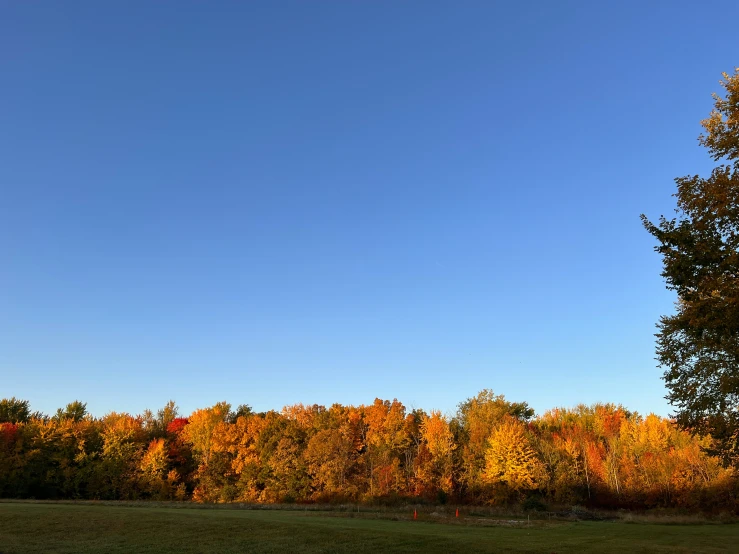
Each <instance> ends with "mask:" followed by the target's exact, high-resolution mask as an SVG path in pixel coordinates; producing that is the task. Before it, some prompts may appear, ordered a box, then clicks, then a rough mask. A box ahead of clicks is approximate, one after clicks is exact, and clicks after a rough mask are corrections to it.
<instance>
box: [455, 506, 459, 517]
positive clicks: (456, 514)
mask: <svg viewBox="0 0 739 554" xmlns="http://www.w3.org/2000/svg"><path fill="white" fill-rule="evenodd" d="M454 517H459V508H457V513H455V514H454Z"/></svg>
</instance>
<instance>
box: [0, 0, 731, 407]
mask: <svg viewBox="0 0 739 554" xmlns="http://www.w3.org/2000/svg"><path fill="white" fill-rule="evenodd" d="M602 4H603V3H598V2H596V3H592V2H561V3H556V5H555V3H550V2H539V3H527V4H514V3H506V4H502V3H501V4H497V3H493V2H279V3H274V2H262V3H236V2H233V3H231V2H223V3H196V2H179V1H178V2H157V3H150V2H137V3H107V2H106V3H99V2H88V3H78V2H71V3H51V2H46V3H25V2H19V3H5V4H4V5H3V6H2V7H0V106H2V109H0V199H1V200H0V397H9V396H16V397H20V398H24V399H28V400H29V401H30V402H31V405H32V408H33V409H37V410H41V411H45V412H53V411H54V410H55V409H56V408H57V407H60V406H63V405H64V404H66V403H67V402H70V401H71V400H74V399H80V400H82V401H85V402H87V403H88V409H89V410H90V412H91V413H93V414H95V415H103V414H104V413H106V412H108V411H111V410H115V411H129V412H132V413H137V412H140V411H142V410H143V409H145V408H151V409H157V408H159V407H161V406H162V405H163V404H164V403H165V402H166V401H167V400H169V399H170V398H172V399H174V400H176V402H177V403H178V405H179V406H180V408H181V411H182V412H184V413H189V412H190V411H191V410H193V409H195V408H198V407H205V406H208V405H212V404H213V403H215V402H217V401H220V400H226V401H229V402H231V403H232V404H233V405H237V404H241V403H247V404H250V405H251V406H252V407H253V408H254V409H256V410H258V411H262V410H268V409H279V408H280V407H282V406H283V405H286V404H293V403H296V402H303V403H319V404H325V405H330V404H332V403H334V402H339V403H343V404H359V403H371V402H372V401H373V399H374V398H375V397H380V398H384V399H392V398H394V397H397V398H398V399H399V400H401V401H402V402H403V403H404V404H405V405H406V406H409V407H420V408H424V409H426V410H430V409H435V408H436V409H441V410H443V411H445V412H447V413H451V412H453V411H454V409H455V407H456V405H457V404H458V403H459V402H461V401H463V400H464V399H466V398H468V397H470V396H473V395H475V394H476V393H477V392H478V391H480V390H481V389H483V388H491V389H493V390H494V391H495V392H496V393H501V394H505V395H506V397H507V398H509V399H511V400H516V401H522V400H525V401H528V402H529V403H530V404H531V405H532V407H534V408H535V409H536V410H537V412H542V411H544V410H546V409H549V408H553V407H556V406H572V405H575V404H577V403H580V402H584V403H591V402H597V401H600V402H614V403H623V404H624V405H625V406H626V407H628V408H630V409H632V410H637V411H639V412H642V413H647V412H651V411H653V412H656V413H658V414H661V415H667V414H668V413H669V412H670V408H669V406H668V404H667V403H666V401H665V400H664V395H665V394H666V391H665V388H664V384H663V382H662V380H661V379H660V377H661V374H662V370H661V369H659V368H657V367H656V366H655V361H654V356H655V354H654V337H653V334H654V332H655V323H656V321H657V320H658V318H659V316H660V314H663V313H667V312H670V311H671V310H672V303H673V295H672V293H670V292H669V291H666V290H665V288H664V283H663V281H662V279H661V277H660V276H659V272H660V269H661V263H660V259H659V257H658V256H657V254H655V253H654V252H653V246H654V243H653V240H652V239H651V237H650V236H649V235H648V234H647V233H646V232H645V231H644V230H643V229H642V227H641V224H640V221H639V214H640V213H642V212H644V213H646V214H647V215H648V216H649V217H650V218H653V219H654V218H657V217H658V216H659V215H660V214H667V215H669V214H671V213H672V210H673V206H674V200H673V198H672V197H671V195H672V194H673V192H674V182H673V179H674V178H675V177H678V176H681V175H686V174H695V173H701V174H706V173H707V172H708V171H710V169H711V168H712V167H713V165H714V164H713V162H712V161H711V160H710V158H709V157H708V155H707V154H706V152H705V151H704V150H703V149H702V148H700V147H699V146H698V144H697V142H696V137H697V135H698V134H699V133H700V126H699V121H700V120H701V119H703V118H704V117H706V116H707V114H708V113H709V111H710V109H711V106H712V100H711V97H710V94H711V92H716V91H719V90H720V87H719V84H718V80H719V79H720V78H721V72H722V71H727V72H730V71H732V70H733V68H734V67H735V66H736V65H739V39H738V38H737V36H736V34H735V33H731V31H730V29H728V28H727V27H726V25H727V22H730V21H735V20H736V19H737V18H739V3H736V2H715V3H710V4H709V3H696V2H683V3H680V2H665V3H635V2H624V3H613V4H611V5H602Z"/></svg>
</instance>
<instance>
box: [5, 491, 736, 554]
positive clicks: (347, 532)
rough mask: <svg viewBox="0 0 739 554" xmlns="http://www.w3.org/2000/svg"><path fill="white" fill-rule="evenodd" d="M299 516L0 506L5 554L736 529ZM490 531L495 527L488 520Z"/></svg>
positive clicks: (506, 544)
mask: <svg viewBox="0 0 739 554" xmlns="http://www.w3.org/2000/svg"><path fill="white" fill-rule="evenodd" d="M371 515H372V514H367V516H368V517H361V515H359V516H354V517H349V515H348V514H346V513H344V514H327V513H321V512H302V511H297V510H228V509H218V510H199V509H182V508H149V507H119V506H90V505H74V504H56V505H55V504H31V503H0V553H2V554H10V553H20V552H29V553H34V552H38V553H41V552H44V553H46V552H59V553H66V552H69V553H82V554H85V553H97V552H101V553H102V552H110V553H117V552H157V553H159V552H161V553H167V552H184V553H189V552H193V553H195V552H198V553H200V552H266V553H269V552H275V553H277V552H279V553H281V554H284V553H286V552H296V551H300V552H360V553H361V552H373V553H377V552H378V551H385V552H419V551H422V552H432V553H433V552H496V551H506V552H546V553H551V552H606V553H607V552H630V553H638V552H709V553H710V552H728V551H732V550H736V546H737V545H736V543H737V540H736V537H737V536H739V525H736V524H731V525H655V524H625V523H621V522H573V523H554V524H543V523H539V522H537V523H532V525H531V526H527V525H523V526H515V527H504V526H480V525H479V524H478V525H475V524H470V525H466V524H465V522H464V521H463V522H461V523H459V522H456V521H454V522H451V524H450V523H438V522H430V521H425V520H421V521H412V520H410V519H409V520H406V521H393V520H392V519H376V518H369V516H371ZM488 523H489V522H488Z"/></svg>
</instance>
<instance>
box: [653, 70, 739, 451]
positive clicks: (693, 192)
mask: <svg viewBox="0 0 739 554" xmlns="http://www.w3.org/2000/svg"><path fill="white" fill-rule="evenodd" d="M721 85H722V86H723V87H724V89H725V93H726V94H725V96H723V97H722V96H720V95H717V94H714V95H713V98H714V109H713V110H712V112H711V114H710V116H709V117H708V118H707V119H705V120H703V121H702V122H701V125H702V126H703V128H704V130H705V132H704V133H703V134H701V135H700V136H699V137H698V141H699V143H700V144H701V145H702V146H705V147H706V148H707V149H708V151H709V153H710V155H711V157H712V158H713V159H714V160H715V161H720V160H721V161H722V162H723V163H721V165H718V166H717V167H716V168H715V169H714V170H713V171H712V172H711V175H710V176H709V177H707V178H703V177H700V176H698V175H692V176H687V177H680V178H678V179H675V182H676V183H677V192H676V193H675V195H674V196H675V197H676V198H677V209H676V213H677V217H675V218H672V219H667V218H665V217H664V216H662V217H660V219H659V222H658V224H656V225H655V224H653V223H651V222H650V221H649V220H648V219H647V218H646V217H645V216H644V215H642V216H641V217H642V221H643V223H644V226H645V227H646V229H647V231H649V232H650V233H651V234H652V235H654V237H655V238H656V239H657V240H658V243H659V244H658V245H657V246H656V247H655V250H656V251H657V252H659V253H660V254H661V255H662V261H663V271H662V276H663V277H664V278H665V280H666V282H667V288H668V289H671V290H674V291H675V292H676V293H677V296H678V301H677V303H676V312H675V313H674V314H673V315H668V316H663V317H661V318H660V322H659V324H658V329H659V332H658V333H657V359H658V361H659V363H660V365H661V366H662V367H663V368H664V369H665V373H664V380H665V383H666V385H667V389H668V391H669V392H668V395H667V399H668V400H669V401H670V403H671V404H672V405H673V406H674V407H675V408H676V414H675V416H676V418H677V421H678V423H679V424H680V425H682V426H683V427H686V428H689V429H692V430H694V431H696V432H700V433H709V434H711V435H712V436H713V437H714V439H716V450H717V452H719V453H721V454H722V455H723V457H724V459H725V461H727V462H733V463H737V462H739V68H737V69H736V70H735V71H734V74H733V75H729V74H726V73H724V79H723V80H722V81H721Z"/></svg>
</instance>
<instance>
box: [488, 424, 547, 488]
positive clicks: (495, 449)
mask: <svg viewBox="0 0 739 554" xmlns="http://www.w3.org/2000/svg"><path fill="white" fill-rule="evenodd" d="M484 477H485V480H486V481H487V482H488V483H491V484H495V483H501V482H502V483H505V484H506V485H507V486H508V488H509V489H510V490H513V491H522V490H532V489H536V488H537V487H538V486H539V484H540V483H541V481H542V479H544V477H545V472H544V465H543V464H542V462H541V460H539V458H538V457H537V455H536V452H535V451H534V449H533V448H532V447H531V444H530V442H529V438H528V437H527V436H526V426H525V425H524V424H523V423H522V422H521V421H519V420H517V419H515V418H513V417H510V416H506V417H505V418H504V419H503V421H502V423H501V424H500V425H499V426H498V427H496V428H494V429H493V431H492V433H491V434H490V438H488V446H487V450H486V451H485V473H484Z"/></svg>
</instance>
